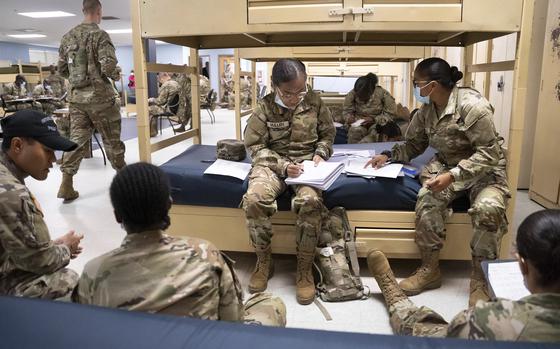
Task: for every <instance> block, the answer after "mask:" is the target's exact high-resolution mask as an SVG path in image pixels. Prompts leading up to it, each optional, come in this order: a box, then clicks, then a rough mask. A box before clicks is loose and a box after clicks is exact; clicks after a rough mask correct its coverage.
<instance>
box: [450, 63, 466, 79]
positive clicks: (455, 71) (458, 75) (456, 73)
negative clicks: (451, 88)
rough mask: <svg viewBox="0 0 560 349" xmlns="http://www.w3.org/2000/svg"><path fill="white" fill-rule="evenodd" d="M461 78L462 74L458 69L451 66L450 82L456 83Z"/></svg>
mask: <svg viewBox="0 0 560 349" xmlns="http://www.w3.org/2000/svg"><path fill="white" fill-rule="evenodd" d="M462 78H463V73H462V72H461V71H460V70H459V68H457V67H455V66H453V67H451V81H453V82H457V81H459V80H461V79H462Z"/></svg>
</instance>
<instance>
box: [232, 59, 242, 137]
mask: <svg viewBox="0 0 560 349" xmlns="http://www.w3.org/2000/svg"><path fill="white" fill-rule="evenodd" d="M234 52H235V57H234V60H233V62H234V64H235V73H234V77H233V81H234V82H233V91H234V92H233V93H234V94H235V137H236V138H237V139H241V92H240V91H241V86H240V85H241V58H240V57H239V49H238V48H236V49H235V50H234Z"/></svg>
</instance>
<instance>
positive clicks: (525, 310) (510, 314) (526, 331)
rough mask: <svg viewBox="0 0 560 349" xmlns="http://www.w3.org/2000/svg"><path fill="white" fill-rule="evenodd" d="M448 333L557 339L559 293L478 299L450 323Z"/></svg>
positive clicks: (476, 336)
mask: <svg viewBox="0 0 560 349" xmlns="http://www.w3.org/2000/svg"><path fill="white" fill-rule="evenodd" d="M447 336H448V337H458V338H468V339H488V340H510V341H539V342H559V341H560V294H557V293H541V294H533V295H530V296H527V297H525V298H523V299H521V300H519V301H511V300H506V299H498V300H497V301H495V302H488V303H485V302H478V303H477V304H476V306H475V307H473V308H471V309H469V310H464V311H463V312H461V313H459V314H458V315H457V316H456V317H455V318H454V319H453V320H452V321H451V323H450V324H449V327H448V329H447Z"/></svg>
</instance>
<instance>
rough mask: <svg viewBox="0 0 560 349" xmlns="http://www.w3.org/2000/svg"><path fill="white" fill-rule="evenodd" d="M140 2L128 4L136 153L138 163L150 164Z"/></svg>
mask: <svg viewBox="0 0 560 349" xmlns="http://www.w3.org/2000/svg"><path fill="white" fill-rule="evenodd" d="M141 3H142V0H135V1H134V0H133V1H131V2H130V10H131V11H130V15H131V18H132V44H133V50H134V71H135V72H136V74H135V78H136V126H137V128H138V151H139V155H140V161H146V162H151V161H152V150H151V142H150V122H149V120H148V119H149V113H148V84H147V82H148V75H147V72H146V54H145V53H146V50H145V47H144V40H143V39H142V34H141V33H142V26H141V23H140V7H141Z"/></svg>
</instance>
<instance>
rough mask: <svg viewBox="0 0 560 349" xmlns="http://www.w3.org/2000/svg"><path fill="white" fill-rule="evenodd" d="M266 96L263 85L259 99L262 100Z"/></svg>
mask: <svg viewBox="0 0 560 349" xmlns="http://www.w3.org/2000/svg"><path fill="white" fill-rule="evenodd" d="M264 96H266V85H263V87H262V88H261V91H260V92H259V99H263V98H264Z"/></svg>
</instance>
